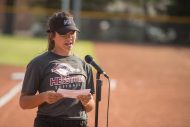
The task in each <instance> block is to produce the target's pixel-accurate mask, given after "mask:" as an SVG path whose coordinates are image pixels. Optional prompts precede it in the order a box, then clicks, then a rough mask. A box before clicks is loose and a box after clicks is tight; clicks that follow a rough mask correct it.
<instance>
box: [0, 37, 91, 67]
mask: <svg viewBox="0 0 190 127" xmlns="http://www.w3.org/2000/svg"><path fill="white" fill-rule="evenodd" d="M46 49H47V40H46V38H30V37H15V36H14V37H13V36H0V64H8V65H14V66H26V64H27V63H28V62H29V61H30V60H31V59H32V58H33V57H35V56H37V55H39V54H41V53H43V52H45V51H46ZM73 52H74V54H76V55H77V56H79V57H81V58H82V59H83V58H84V56H85V55H86V54H91V55H93V54H94V52H93V44H92V43H91V42H90V41H77V43H76V45H75V47H74V50H73Z"/></svg>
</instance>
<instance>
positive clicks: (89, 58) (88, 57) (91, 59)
mask: <svg viewBox="0 0 190 127" xmlns="http://www.w3.org/2000/svg"><path fill="white" fill-rule="evenodd" d="M84 59H85V61H86V62H87V63H89V64H90V63H91V62H92V61H93V58H92V57H91V56H90V55H86V56H85V58H84Z"/></svg>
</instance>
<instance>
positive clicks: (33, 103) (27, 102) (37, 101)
mask: <svg viewBox="0 0 190 127" xmlns="http://www.w3.org/2000/svg"><path fill="white" fill-rule="evenodd" d="M61 98H63V96H62V95H61V94H59V93H56V92H54V91H46V92H42V93H40V94H37V95H28V94H25V93H21V96H20V101H19V103H20V107H21V108H23V109H32V108H36V107H38V106H39V105H41V104H42V103H44V102H47V103H49V104H52V103H55V102H56V101H58V100H60V99H61Z"/></svg>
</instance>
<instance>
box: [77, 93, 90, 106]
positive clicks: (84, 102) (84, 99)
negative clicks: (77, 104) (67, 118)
mask: <svg viewBox="0 0 190 127" xmlns="http://www.w3.org/2000/svg"><path fill="white" fill-rule="evenodd" d="M77 99H79V100H80V101H81V103H82V105H83V106H86V105H87V104H88V103H89V101H90V100H91V99H92V95H91V94H88V95H79V96H77Z"/></svg>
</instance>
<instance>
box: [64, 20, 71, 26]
mask: <svg viewBox="0 0 190 127" xmlns="http://www.w3.org/2000/svg"><path fill="white" fill-rule="evenodd" d="M63 23H64V25H70V24H71V23H72V21H71V20H69V19H67V20H64V22H63Z"/></svg>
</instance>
